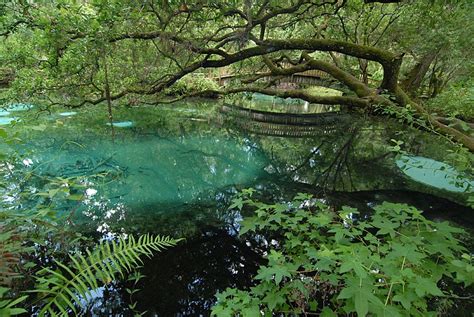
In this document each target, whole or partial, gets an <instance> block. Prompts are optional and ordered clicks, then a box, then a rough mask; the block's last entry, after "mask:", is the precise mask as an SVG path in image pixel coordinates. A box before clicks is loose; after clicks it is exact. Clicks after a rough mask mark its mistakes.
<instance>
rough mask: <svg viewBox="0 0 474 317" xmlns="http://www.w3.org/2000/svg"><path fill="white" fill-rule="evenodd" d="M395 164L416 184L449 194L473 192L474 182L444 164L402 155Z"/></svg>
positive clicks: (420, 157)
mask: <svg viewBox="0 0 474 317" xmlns="http://www.w3.org/2000/svg"><path fill="white" fill-rule="evenodd" d="M396 164H397V166H398V167H399V168H400V169H401V170H402V171H403V173H405V174H406V175H408V176H409V177H410V178H412V179H414V180H415V181H417V182H421V183H423V184H426V185H429V186H433V187H436V188H440V189H445V190H448V191H451V192H461V193H462V192H467V193H472V192H474V180H473V179H470V178H468V177H466V176H465V175H462V174H461V173H459V172H458V171H456V169H455V168H454V167H452V166H450V165H448V164H446V163H443V162H439V161H436V160H433V159H430V158H426V157H422V156H408V155H402V156H401V157H400V158H399V159H398V160H397V161H396Z"/></svg>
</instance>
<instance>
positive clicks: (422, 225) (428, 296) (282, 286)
mask: <svg viewBox="0 0 474 317" xmlns="http://www.w3.org/2000/svg"><path fill="white" fill-rule="evenodd" d="M233 206H234V207H237V208H241V207H243V206H251V207H252V208H254V209H255V215H254V216H253V217H247V218H245V219H244V220H243V222H242V229H241V234H245V236H246V237H249V236H251V235H252V234H253V237H254V238H258V239H270V238H271V239H272V240H271V243H270V245H271V249H270V252H269V253H268V254H267V258H268V264H267V265H265V266H261V267H260V269H259V271H258V274H257V276H255V277H254V279H255V281H256V282H257V285H256V286H255V287H252V288H251V289H250V290H246V291H244V290H236V289H227V290H225V291H224V292H222V293H218V294H217V299H218V302H217V304H216V305H215V306H214V308H213V315H214V316H234V315H239V316H260V311H263V312H264V313H265V316H274V315H275V314H277V315H278V314H286V315H288V314H289V315H298V314H320V316H336V315H338V314H343V315H353V314H354V315H355V314H356V315H358V316H366V315H367V314H370V315H373V316H407V315H410V316H431V315H436V311H435V310H434V309H435V307H434V306H435V305H434V303H436V302H437V300H439V299H447V298H452V297H455V296H456V295H454V294H452V293H450V291H449V290H448V289H446V288H445V287H443V285H444V286H445V285H446V283H448V282H449V283H462V284H463V286H464V287H468V286H470V285H472V283H473V282H474V266H473V263H472V261H473V259H472V256H471V255H469V254H468V253H467V250H466V249H465V248H464V247H463V246H462V244H461V242H460V240H459V235H462V234H463V233H464V231H463V230H462V229H459V228H456V227H453V226H451V225H449V224H448V223H447V222H439V223H437V222H433V221H430V220H427V219H426V218H425V217H424V216H423V215H422V212H421V211H419V210H417V209H415V208H414V207H410V206H407V205H405V204H394V203H387V202H385V203H383V204H382V205H379V206H376V207H375V208H374V213H373V215H371V216H370V217H364V216H362V215H360V214H359V212H358V211H357V210H356V209H354V208H349V207H343V208H342V209H341V210H339V211H337V212H335V211H333V210H331V209H330V208H329V207H328V206H326V205H325V204H323V203H322V202H321V201H318V200H316V199H314V198H312V197H311V196H310V195H306V194H298V195H297V196H296V197H295V198H294V200H293V201H291V202H289V203H285V204H281V203H279V204H273V205H271V204H265V203H262V202H258V201H254V200H252V199H251V198H249V197H248V196H247V197H244V196H240V197H238V198H237V199H236V200H235V202H234V205H233ZM265 237H267V238H265Z"/></svg>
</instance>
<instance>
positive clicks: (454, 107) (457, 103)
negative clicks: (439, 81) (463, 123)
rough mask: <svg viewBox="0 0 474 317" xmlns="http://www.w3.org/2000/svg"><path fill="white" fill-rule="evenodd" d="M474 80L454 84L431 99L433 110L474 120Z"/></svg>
mask: <svg viewBox="0 0 474 317" xmlns="http://www.w3.org/2000/svg"><path fill="white" fill-rule="evenodd" d="M473 104H474V80H469V81H467V82H463V83H459V84H456V85H453V86H451V87H449V88H448V89H446V90H445V91H443V92H442V93H441V94H440V95H438V96H437V97H436V98H434V99H432V100H430V102H429V103H428V107H429V108H430V109H431V112H437V113H438V114H440V115H444V116H449V117H458V118H461V119H465V120H469V121H472V120H474V107H473Z"/></svg>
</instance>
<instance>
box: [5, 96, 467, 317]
mask: <svg viewBox="0 0 474 317" xmlns="http://www.w3.org/2000/svg"><path fill="white" fill-rule="evenodd" d="M218 107H219V105H218V104H217V103H216V101H205V102H198V101H194V102H192V103H179V104H175V105H171V106H159V107H139V108H114V119H113V122H114V123H115V124H117V123H122V127H120V125H119V126H117V125H114V126H115V127H116V129H114V132H115V135H114V136H112V129H111V127H110V126H109V125H108V123H109V119H108V114H107V109H106V108H105V107H101V106H100V107H87V108H81V109H77V110H76V109H74V110H75V111H68V109H59V108H58V109H52V113H46V112H36V111H35V109H32V110H30V111H18V112H16V113H15V117H18V119H19V122H18V123H17V124H14V125H4V126H3V127H2V128H3V129H5V131H7V132H8V133H9V134H12V135H13V134H15V135H16V137H17V138H18V139H20V140H21V142H20V143H19V144H16V145H14V146H15V147H16V149H17V150H18V151H19V157H18V158H17V161H16V163H13V162H12V164H11V166H9V168H10V169H11V172H12V173H14V174H15V173H18V174H19V175H27V180H25V181H24V184H22V186H20V187H15V186H13V185H15V184H12V186H7V188H6V189H0V190H11V191H13V192H14V193H13V194H9V195H8V196H5V195H4V204H12V205H14V204H16V203H18V199H17V198H18V197H21V193H22V192H25V191H29V192H32V193H35V194H36V195H37V196H35V197H37V200H34V201H28V202H24V205H23V206H22V208H25V207H28V204H32V205H34V204H37V205H41V206H44V205H47V206H51V208H52V209H54V210H57V211H58V212H59V213H60V214H62V215H65V216H67V215H69V214H70V216H71V217H70V220H72V223H73V224H74V225H75V227H74V228H77V230H80V231H82V232H83V233H84V234H86V235H88V236H93V237H96V238H97V239H101V238H110V237H112V236H114V235H122V234H124V235H126V234H140V233H146V232H149V233H152V234H171V235H173V236H175V237H185V238H186V241H185V242H183V243H182V244H180V245H179V246H178V247H176V248H174V249H173V250H171V251H170V252H163V253H160V254H158V255H157V256H156V257H154V258H152V259H150V260H147V261H146V262H145V265H144V267H143V269H142V271H143V273H144V274H146V275H147V278H146V279H145V280H144V281H143V282H142V284H140V286H139V287H140V289H141V290H142V291H141V292H140V293H139V297H138V299H139V300H138V307H139V309H140V310H142V311H144V310H147V311H149V313H150V314H153V313H155V314H157V315H160V316H199V315H200V314H202V315H204V316H206V315H207V314H208V313H209V308H210V306H211V305H212V303H213V301H214V294H215V293H216V291H218V290H223V289H225V288H226V287H228V286H235V285H237V286H238V287H240V288H243V287H248V286H250V285H251V283H252V282H251V276H253V275H255V273H256V270H257V267H258V264H260V263H261V261H262V259H261V254H260V253H259V252H258V250H255V249H253V248H252V247H251V246H249V245H247V244H245V241H241V240H239V239H238V238H237V236H236V235H237V231H238V227H239V221H241V219H242V215H241V214H240V213H235V212H229V211H228V210H227V207H228V206H229V204H230V199H231V198H232V197H233V196H234V195H235V193H237V192H238V191H239V190H241V189H243V188H247V187H254V188H256V189H257V190H258V192H259V193H260V195H261V197H262V198H263V199H266V200H269V201H281V200H287V199H289V198H291V197H292V196H293V195H294V194H296V193H297V192H301V191H305V192H311V193H313V194H315V195H319V197H321V199H323V200H324V201H326V202H327V203H329V204H331V205H332V206H334V208H339V207H340V206H341V205H346V204H349V205H351V204H352V205H354V206H356V207H357V208H359V210H364V208H365V209H370V207H371V206H374V205H376V204H377V203H380V202H381V201H385V200H388V201H396V202H405V203H410V204H412V205H415V206H418V207H419V208H422V209H424V210H426V211H428V212H431V213H434V215H435V217H441V218H443V219H453V220H455V221H456V220H459V219H461V222H464V223H468V222H469V221H470V220H469V219H470V218H471V217H470V211H472V210H471V209H469V208H463V207H462V206H459V205H456V204H454V203H452V202H449V201H447V200H444V199H441V198H439V197H435V196H433V195H427V194H426V193H433V192H432V191H433V190H437V191H436V192H435V194H436V195H438V196H440V197H447V198H449V199H452V200H456V199H459V200H460V201H462V199H464V197H465V193H464V192H462V191H461V190H459V189H460V188H462V187H456V191H452V189H453V188H452V187H451V185H449V186H448V185H446V184H450V181H449V180H446V181H447V183H446V184H445V183H444V181H443V180H441V181H440V179H443V177H444V176H443V175H444V174H443V173H436V175H434V176H435V178H436V179H437V180H436V182H435V183H433V182H431V181H426V180H424V179H423V178H422V177H420V175H424V174H423V173H425V174H426V173H428V171H433V169H435V170H436V169H438V168H439V169H440V170H443V169H444V172H450V173H451V172H453V171H455V169H454V167H451V166H449V167H448V166H447V165H446V166H445V165H443V164H447V163H441V161H440V160H441V157H442V156H443V155H444V152H443V151H444V150H445V149H449V145H445V144H443V143H442V142H441V141H439V140H435V142H434V143H433V144H434V146H426V147H424V148H420V146H419V143H423V144H429V140H431V138H432V136H431V135H427V134H422V133H418V134H417V133H416V132H414V131H411V130H410V131H407V130H406V128H405V127H399V126H397V125H396V124H394V125H393V126H390V128H388V127H387V125H388V122H387V121H386V120H382V121H377V120H376V119H373V118H364V117H362V118H359V117H355V116H354V117H353V119H352V120H351V121H349V123H343V122H340V123H338V124H334V123H331V126H330V127H325V126H322V127H320V129H314V131H313V130H311V133H310V134H308V135H306V136H305V137H282V136H275V135H267V134H265V133H261V134H253V133H249V132H248V131H246V130H245V129H242V128H240V127H237V126H234V125H232V124H231V123H229V122H226V121H224V120H223V118H222V117H221V115H220V114H219V112H218ZM23 108H25V107H23ZM1 118H8V116H7V117H0V119H1ZM129 123H132V124H129ZM348 124H349V125H348ZM275 129H278V127H276V128H275ZM261 130H262V131H264V129H261ZM313 132H314V133H313ZM393 138H398V139H403V140H404V141H406V142H405V143H406V144H407V146H410V144H413V146H412V147H409V148H406V150H407V151H413V152H414V153H420V154H419V155H413V156H410V157H407V158H406V160H408V161H410V160H413V159H416V160H417V162H418V161H420V160H421V159H420V157H422V158H423V159H424V162H425V163H430V162H431V161H430V160H432V161H436V162H438V163H436V164H438V165H436V164H435V165H433V164H431V165H430V164H424V165H423V164H421V165H422V167H421V168H420V169H418V167H413V168H403V169H402V170H403V171H401V170H400V168H401V167H403V166H402V165H400V164H401V162H399V161H396V158H395V156H390V155H388V154H390V146H391V145H392V142H391V141H390V140H391V139H393ZM410 138H413V140H411V141H410ZM387 153H388V154H387ZM430 156H431V157H433V158H431V159H428V157H430ZM406 163H407V162H404V163H403V164H405V165H406ZM411 163H413V164H415V163H416V162H411ZM397 164H398V165H397ZM440 164H441V165H440ZM415 165H417V164H415ZM418 165H420V164H418ZM413 171H416V172H420V171H422V173H421V174H420V173H416V174H414V173H413ZM432 176H433V175H432ZM8 177H9V176H8V174H6V175H5V179H9V178H8ZM467 179H468V178H467ZM468 180H469V179H468ZM440 184H441V186H440ZM434 186H436V187H438V188H436V187H434ZM58 189H59V190H58ZM414 189H415V190H417V191H419V192H418V193H415V192H413V191H410V190H414ZM15 191H16V193H15ZM424 191H426V192H425V193H424ZM350 192H355V193H350ZM51 193H53V194H54V195H57V196H53V197H50V196H49V195H50V194H51ZM443 195H444V196H443ZM452 195H454V196H452ZM336 206H337V207H336ZM463 215H467V216H465V218H462V216H463ZM463 219H468V221H464V220H463ZM470 223H472V220H471V222H470ZM126 286H127V285H125V286H123V285H116V286H114V287H112V289H111V292H113V293H114V294H115V295H113V296H116V297H114V298H120V300H118V301H117V302H118V303H120V304H118V305H119V307H115V306H114V304H113V303H117V302H113V301H110V300H108V298H105V297H103V298H98V299H97V300H98V301H99V303H96V304H97V306H96V307H99V308H100V309H105V308H107V309H109V308H110V309H111V310H110V311H114V312H115V313H117V314H121V313H123V309H124V308H123V306H120V305H122V304H123V303H126V301H127V295H126V292H125V291H124V289H123V288H124V287H126ZM110 296H112V295H110ZM98 297H100V296H98ZM158 297H159V300H158V299H157V298H158ZM94 305H95V304H94ZM109 306H110V307H109ZM112 306H114V307H112ZM125 306H126V305H125ZM105 311H108V310H105ZM98 315H99V316H109V315H112V313H110V314H106V313H103V314H102V315H101V314H99V313H98Z"/></svg>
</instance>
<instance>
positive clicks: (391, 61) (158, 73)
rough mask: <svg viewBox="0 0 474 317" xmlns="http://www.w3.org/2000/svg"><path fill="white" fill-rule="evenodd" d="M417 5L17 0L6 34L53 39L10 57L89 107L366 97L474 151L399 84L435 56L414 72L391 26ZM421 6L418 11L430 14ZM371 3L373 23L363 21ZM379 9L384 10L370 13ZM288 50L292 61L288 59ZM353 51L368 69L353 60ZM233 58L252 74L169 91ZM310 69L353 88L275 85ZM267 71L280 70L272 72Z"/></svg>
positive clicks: (71, 102) (42, 84)
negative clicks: (252, 96) (130, 101)
mask: <svg viewBox="0 0 474 317" xmlns="http://www.w3.org/2000/svg"><path fill="white" fill-rule="evenodd" d="M390 3H393V4H390ZM410 6H412V7H414V6H415V5H414V4H412V3H410V2H404V1H390V0H388V1H382V0H379V1H376V0H365V1H364V2H362V1H359V2H357V1H356V2H353V3H352V2H349V1H344V0H334V1H329V0H325V1H315V0H294V1H289V2H288V3H284V4H281V3H276V2H272V1H268V0H252V1H236V2H212V3H207V2H202V1H189V2H188V3H186V4H184V5H183V4H178V3H174V2H170V1H164V2H163V1H158V0H152V1H147V2H143V3H138V2H128V1H125V0H123V1H118V2H117V3H108V2H103V3H102V2H97V3H95V4H77V3H76V4H74V3H72V2H71V3H70V4H67V5H66V4H57V5H54V4H41V5H39V4H26V3H25V2H23V1H20V2H18V3H17V2H13V3H11V4H9V8H10V10H12V12H13V13H12V14H10V15H7V16H6V19H5V21H6V22H5V24H4V26H3V29H2V30H0V35H2V34H3V35H8V37H9V39H11V38H12V37H15V36H17V37H18V40H23V39H28V38H32V39H33V41H34V40H37V41H40V40H41V41H42V42H41V43H43V44H44V47H41V45H39V46H38V45H36V48H39V49H40V50H42V51H40V54H37V55H38V57H36V56H33V57H32V58H29V59H28V58H25V59H24V61H23V60H22V62H21V63H23V64H21V63H19V62H18V61H11V60H10V61H8V63H9V64H10V65H11V66H15V67H17V68H18V69H22V68H23V69H30V70H31V69H34V71H35V72H37V74H38V76H43V77H45V78H46V79H47V80H43V81H41V80H37V81H32V82H33V84H30V86H31V87H27V88H28V89H30V91H31V92H32V93H33V94H35V95H44V94H48V97H49V98H53V99H54V98H55V99H56V100H55V101H54V102H53V103H59V104H66V105H68V106H71V107H80V106H83V105H86V104H99V103H102V102H105V101H106V100H109V101H114V100H120V99H127V98H146V99H147V102H149V101H150V100H152V101H154V102H155V103H158V102H173V101H175V100H179V99H182V98H184V97H189V96H218V95H226V94H233V93H238V92H244V91H245V92H259V93H264V94H268V95H273V96H278V97H282V98H288V97H291V98H301V99H304V100H306V101H308V102H314V103H321V104H340V105H346V106H350V107H358V108H364V109H370V108H372V107H375V106H378V107H380V106H382V107H385V106H386V107H389V106H390V107H394V106H396V107H400V108H404V107H408V106H411V107H412V108H413V109H415V111H416V113H417V116H418V117H419V118H421V119H423V120H425V122H427V123H428V125H429V126H432V127H434V128H435V129H437V130H438V131H439V132H441V133H443V134H445V135H447V136H449V137H450V138H453V139H454V140H456V141H457V142H460V143H462V144H463V145H464V146H466V147H467V148H469V149H470V150H471V151H474V138H473V137H472V136H470V135H468V134H466V133H464V132H463V131H462V130H459V129H455V128H452V127H450V126H449V125H447V124H445V122H442V121H440V120H438V118H437V117H436V116H433V115H431V114H430V113H429V112H428V111H427V110H426V109H425V107H424V106H423V105H422V104H421V103H420V102H419V100H418V98H417V96H416V95H413V92H412V91H410V96H409V95H408V94H407V93H405V91H404V90H403V89H402V88H401V86H400V85H399V83H400V82H402V81H403V83H404V84H405V86H407V85H408V86H411V85H410V84H407V83H410V82H413V83H414V82H416V86H417V87H416V88H417V89H418V87H419V85H420V82H422V80H423V78H424V77H426V75H427V74H428V72H429V70H430V67H431V64H432V63H434V60H435V57H433V54H430V53H426V54H425V55H426V56H428V57H429V58H426V59H423V60H422V61H423V63H422V65H421V64H420V65H418V66H417V65H415V67H414V68H413V72H411V73H410V72H408V76H405V73H406V72H405V73H404V72H403V69H402V63H403V62H404V57H405V55H406V54H405V52H407V50H405V48H404V47H403V46H402V45H399V44H398V42H400V41H402V40H401V39H400V38H398V37H396V34H395V33H394V34H391V33H390V30H391V29H392V28H393V27H394V24H396V22H397V21H398V19H401V17H402V16H403V14H402V13H404V11H403V10H407V11H406V12H408V13H406V12H405V15H408V16H409V13H410V11H409V10H408V9H409V8H411V7H410ZM351 10H352V11H351ZM417 10H420V9H417ZM351 12H352V13H351ZM420 12H421V10H420ZM420 12H418V13H416V14H418V15H419V16H422V13H420ZM365 13H367V18H366V19H368V20H367V21H366V22H367V23H365V24H361V23H360V22H359V20H360V21H362V20H363V18H364V17H365V16H364V14H365ZM371 16H372V17H374V16H375V18H373V19H372V20H370V17H371ZM22 21H27V22H28V23H24V22H22ZM404 23H406V22H404ZM401 25H402V26H404V25H403V24H401ZM371 37H373V38H371ZM397 41H398V42H397ZM33 47H34V46H33ZM436 47H443V45H438V44H437V45H436ZM407 53H410V54H412V52H411V51H410V52H407ZM104 54H105V55H107V56H110V60H111V61H110V67H109V70H108V76H107V78H108V81H110V85H109V84H107V85H106V83H105V81H104V78H105V76H104V71H105V69H104V67H103V65H102V64H101V63H98V61H100V60H102V59H103V55H104ZM325 54H326V55H325ZM421 55H422V54H421ZM329 56H330V58H328V57H329ZM436 58H437V56H436ZM283 60H287V61H289V62H290V64H291V66H290V67H287V66H285V65H283V63H282V61H283ZM353 61H356V62H357V64H356V65H358V67H359V70H360V71H361V72H362V74H361V73H357V72H355V71H354V68H351V63H352V62H353ZM20 64H21V65H20ZM417 67H418V68H417ZM223 68H232V72H234V73H236V74H238V75H239V76H241V78H242V80H240V81H239V82H238V84H237V85H233V86H232V85H231V86H229V87H225V88H221V89H207V88H206V89H201V90H199V91H192V92H188V93H186V94H183V95H182V96H179V97H176V98H167V97H166V91H167V90H168V89H170V88H171V87H173V86H174V85H175V84H176V83H177V82H178V81H180V80H182V79H183V78H185V77H186V76H190V75H191V74H195V73H204V74H205V72H208V73H209V72H211V73H212V72H214V73H215V72H218V71H220V70H222V69H223ZM256 69H260V70H262V71H260V72H256V71H255V70H256ZM370 69H372V72H373V71H374V70H376V71H378V70H380V73H381V76H380V78H375V77H376V76H373V77H374V78H372V79H371V80H370V81H369V75H370V74H369V72H370ZM418 69H419V71H418ZM311 70H318V71H323V72H325V73H327V74H329V75H330V76H331V77H332V78H334V79H335V80H337V81H338V82H340V83H341V84H343V85H344V86H346V87H347V88H348V89H349V90H350V91H351V92H352V95H349V96H329V97H328V96H315V95H313V94H310V93H308V92H307V91H305V90H303V89H286V90H283V89H278V88H275V87H271V85H270V84H271V83H273V82H275V80H276V79H277V78H279V77H282V76H291V75H294V74H298V73H301V72H304V71H311ZM410 74H411V75H412V76H411V77H413V78H411V77H410V76H409V75H410ZM266 77H269V78H273V79H275V80H273V81H270V82H265V81H264V80H262V79H264V78H266ZM415 77H416V78H415ZM20 80H21V78H20ZM59 83H60V84H59ZM106 86H110V87H109V88H110V89H106ZM405 86H404V88H405ZM55 87H62V88H58V89H56V88H55ZM408 88H409V87H408ZM54 91H56V92H57V94H56V95H54V94H53V93H51V92H54ZM105 91H107V92H110V94H109V93H107V95H106V94H105V93H104V92H105ZM65 96H66V98H65Z"/></svg>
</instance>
